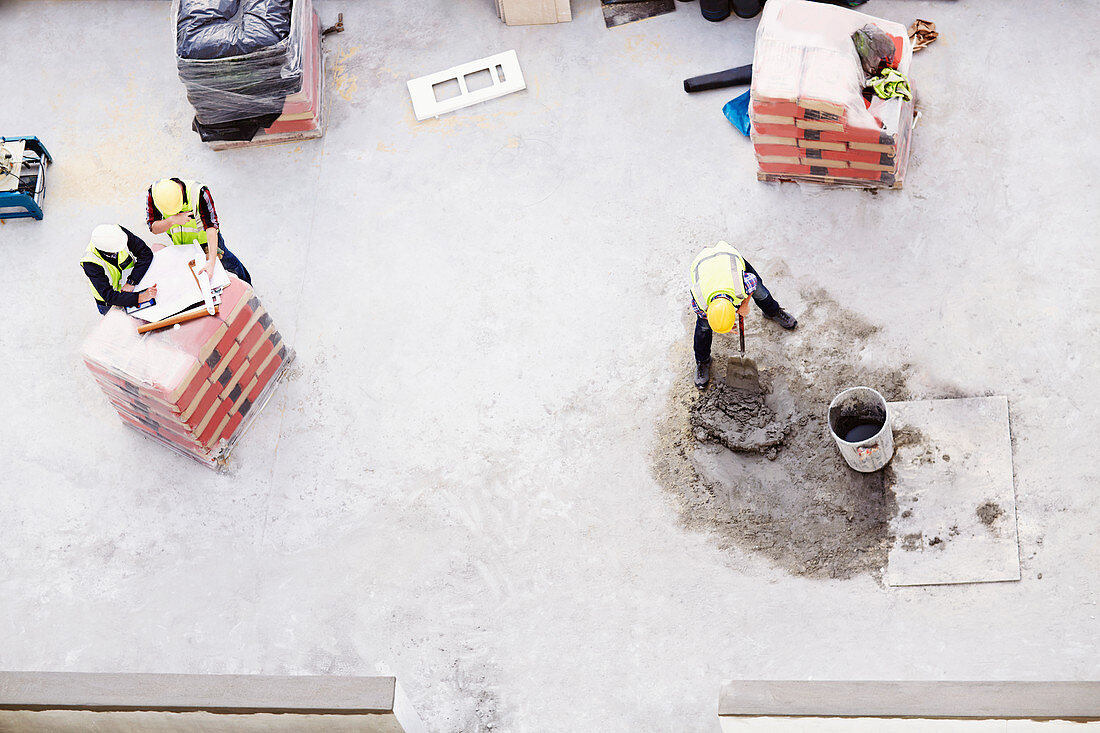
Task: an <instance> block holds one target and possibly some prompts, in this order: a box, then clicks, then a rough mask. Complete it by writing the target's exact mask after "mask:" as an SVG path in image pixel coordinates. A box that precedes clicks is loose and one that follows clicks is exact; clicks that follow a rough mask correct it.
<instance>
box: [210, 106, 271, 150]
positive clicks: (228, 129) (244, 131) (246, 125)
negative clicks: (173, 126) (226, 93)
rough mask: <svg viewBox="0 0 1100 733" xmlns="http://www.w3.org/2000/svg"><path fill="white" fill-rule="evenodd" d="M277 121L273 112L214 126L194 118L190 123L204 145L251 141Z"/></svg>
mask: <svg viewBox="0 0 1100 733" xmlns="http://www.w3.org/2000/svg"><path fill="white" fill-rule="evenodd" d="M277 119H279V113H278V112H273V113H271V114H267V115H261V116H258V117H248V118H246V119H243V120H231V121H229V122H220V123H218V124H216V125H204V124H203V123H201V122H199V118H198V117H196V118H195V119H193V120H192V121H191V129H192V130H194V131H195V132H197V133H199V139H200V140H202V141H203V142H204V143H208V142H211V141H214V140H233V141H237V140H251V139H252V138H254V137H256V133H257V132H259V131H260V130H263V129H264V128H267V127H271V126H272V125H273V124H274V123H275V120H277Z"/></svg>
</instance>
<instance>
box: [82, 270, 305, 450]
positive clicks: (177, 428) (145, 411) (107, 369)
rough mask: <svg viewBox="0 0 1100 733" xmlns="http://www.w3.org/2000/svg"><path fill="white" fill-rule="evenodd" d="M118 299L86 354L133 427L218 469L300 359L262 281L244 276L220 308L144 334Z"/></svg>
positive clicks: (225, 294)
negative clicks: (256, 289) (252, 283)
mask: <svg viewBox="0 0 1100 733" xmlns="http://www.w3.org/2000/svg"><path fill="white" fill-rule="evenodd" d="M141 323H142V322H141V321H138V320H137V319H135V318H132V317H130V316H128V315H126V314H125V313H124V312H123V311H122V310H120V309H118V308H112V309H111V311H110V312H109V313H108V314H107V315H106V316H104V317H103V319H102V320H101V321H100V323H99V324H98V325H97V326H96V328H95V330H94V331H93V332H92V333H91V334H90V335H89V336H88V338H87V340H86V341H85V343H84V347H83V356H84V363H85V365H86V366H87V367H88V369H89V370H91V372H92V375H93V376H94V377H95V380H96V382H97V383H98V384H99V386H100V387H101V388H102V389H103V391H104V392H105V393H106V394H107V398H108V399H109V400H110V401H111V404H112V405H113V406H114V408H115V409H116V410H117V411H118V414H119V417H121V418H122V421H123V422H124V423H126V424H127V425H128V426H130V427H132V428H134V429H135V430H138V431H139V432H141V433H143V434H145V435H146V436H148V437H150V438H152V439H154V440H156V441H157V442H159V443H161V444H163V445H165V446H166V447H168V448H171V449H172V450H175V451H177V452H179V453H182V454H184V455H186V456H188V457H190V458H193V459H195V460H197V461H199V462H201V463H203V464H205V465H207V466H210V467H211V468H217V467H218V466H221V465H224V464H225V461H226V460H227V459H228V457H229V453H230V451H231V450H232V449H233V446H235V445H236V443H237V441H238V440H239V439H240V437H241V434H242V433H243V432H244V430H245V428H246V427H247V426H248V424H249V423H250V421H251V418H254V417H255V416H256V415H257V414H258V413H259V411H260V409H261V408H262V407H263V405H264V404H265V403H266V401H267V399H268V397H270V395H271V392H272V391H273V389H274V386H275V384H276V382H278V379H279V377H280V376H281V375H282V372H283V371H284V370H285V369H286V366H287V365H288V364H289V362H290V361H291V360H292V359H293V356H294V352H293V351H292V350H291V349H289V348H288V347H287V346H286V344H285V343H283V340H282V336H281V335H280V333H279V331H278V329H276V328H275V325H274V323H272V320H271V316H269V315H268V314H267V311H265V310H264V307H263V305H261V303H260V301H259V300H258V299H257V298H256V296H255V295H254V293H253V291H252V288H250V287H249V286H248V285H246V284H245V283H243V282H241V281H240V280H238V279H237V278H235V277H232V276H231V277H230V284H229V286H228V287H226V288H223V289H222V293H221V304H220V306H219V310H218V314H217V315H215V316H204V317H202V318H199V319H196V320H193V321H188V322H186V323H183V324H180V325H179V326H176V327H174V328H168V329H165V330H161V331H154V332H152V333H148V334H145V335H138V333H137V327H138V326H139V325H141Z"/></svg>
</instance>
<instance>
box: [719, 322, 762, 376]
mask: <svg viewBox="0 0 1100 733" xmlns="http://www.w3.org/2000/svg"><path fill="white" fill-rule="evenodd" d="M737 330H738V332H739V333H740V335H741V357H740V359H737V360H735V359H734V358H733V357H730V360H729V362H728V363H727V364H726V384H727V385H728V386H730V387H737V388H739V389H746V390H751V391H753V392H759V391H760V374H759V372H757V370H756V362H754V361H753V360H752V359H746V358H745V317H744V316H742V315H741V314H738V315H737Z"/></svg>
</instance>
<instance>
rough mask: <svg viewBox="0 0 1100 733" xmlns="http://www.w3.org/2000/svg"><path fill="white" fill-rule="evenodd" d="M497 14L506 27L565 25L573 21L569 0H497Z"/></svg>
mask: <svg viewBox="0 0 1100 733" xmlns="http://www.w3.org/2000/svg"><path fill="white" fill-rule="evenodd" d="M497 14H498V15H500V19H501V20H503V21H504V22H505V23H507V24H508V25H542V24H546V23H565V22H568V21H570V20H572V19H573V13H572V11H571V10H570V7H569V0H497Z"/></svg>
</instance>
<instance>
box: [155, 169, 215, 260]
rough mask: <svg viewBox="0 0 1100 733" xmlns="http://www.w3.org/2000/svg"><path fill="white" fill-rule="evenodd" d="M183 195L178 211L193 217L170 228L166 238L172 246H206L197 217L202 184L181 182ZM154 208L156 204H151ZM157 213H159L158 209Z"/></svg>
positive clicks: (199, 220) (203, 233)
mask: <svg viewBox="0 0 1100 733" xmlns="http://www.w3.org/2000/svg"><path fill="white" fill-rule="evenodd" d="M183 186H184V190H185V195H184V197H183V208H182V209H180V212H181V213H190V214H193V216H192V217H191V218H190V219H188V220H187V221H185V222H184V223H183V224H180V225H179V226H175V227H172V228H171V229H169V230H168V238H169V239H171V240H172V244H193V243H197V244H200V245H204V244H206V230H205V229H203V228H202V217H200V216H199V192H200V191H202V187H203V186H202V184H201V183H199V182H198V181H184V182H183ZM153 205H154V206H156V204H155V203H154V204H153ZM157 211H160V209H159V208H158V209H157ZM161 216H164V212H163V211H161Z"/></svg>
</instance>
